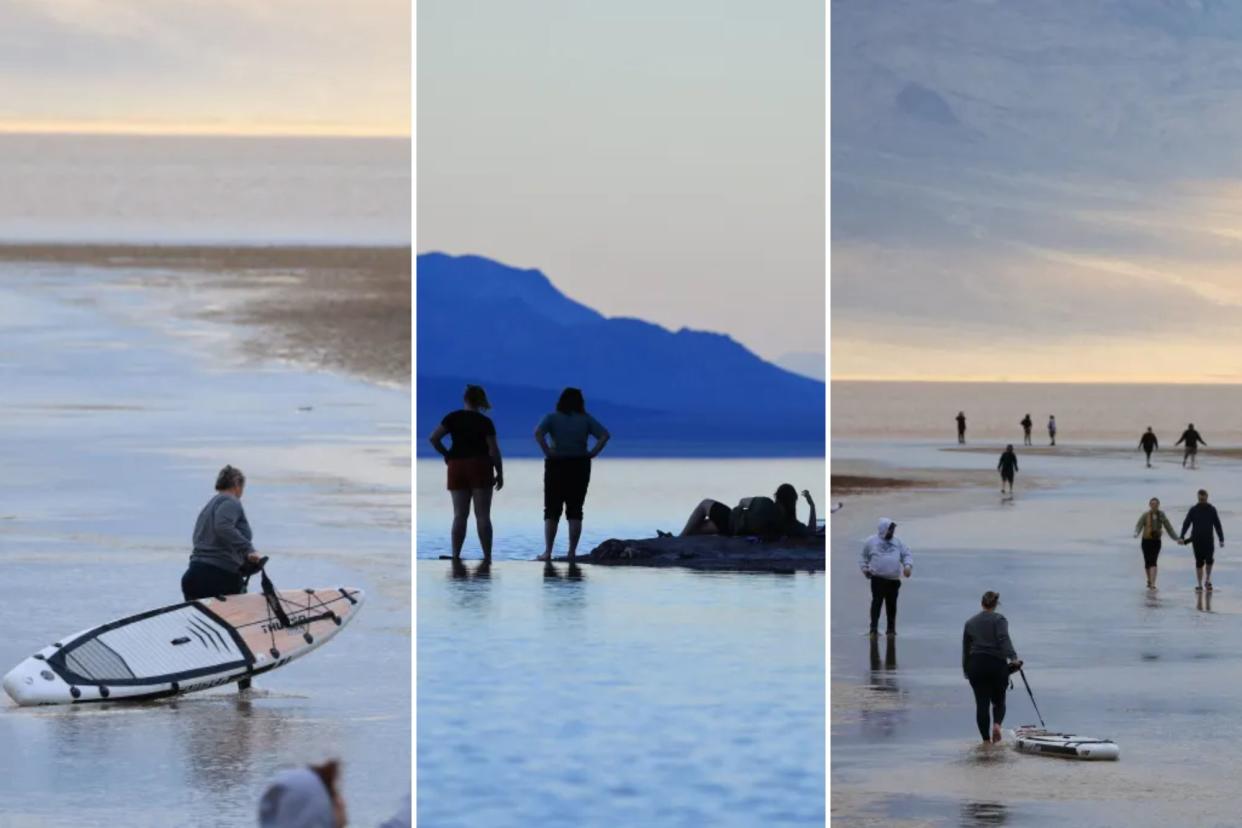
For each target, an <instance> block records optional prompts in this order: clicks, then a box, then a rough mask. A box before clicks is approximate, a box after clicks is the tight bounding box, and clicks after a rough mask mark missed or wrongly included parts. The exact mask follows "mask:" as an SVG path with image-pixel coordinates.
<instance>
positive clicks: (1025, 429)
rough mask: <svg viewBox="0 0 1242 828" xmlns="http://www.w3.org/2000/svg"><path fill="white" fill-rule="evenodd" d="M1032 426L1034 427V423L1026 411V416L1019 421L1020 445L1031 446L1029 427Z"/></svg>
mask: <svg viewBox="0 0 1242 828" xmlns="http://www.w3.org/2000/svg"><path fill="white" fill-rule="evenodd" d="M1033 425H1035V423H1034V422H1033V421H1032V420H1031V414H1030V412H1029V411H1028V412H1027V415H1026V416H1025V417H1023V418H1022V420H1021V426H1022V445H1024V446H1029V445H1030V444H1031V426H1033Z"/></svg>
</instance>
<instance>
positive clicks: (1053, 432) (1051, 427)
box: [1048, 414, 1057, 446]
mask: <svg viewBox="0 0 1242 828" xmlns="http://www.w3.org/2000/svg"><path fill="white" fill-rule="evenodd" d="M1056 444H1057V418H1056V415H1054V414H1049V415H1048V445H1050V446H1055V445H1056Z"/></svg>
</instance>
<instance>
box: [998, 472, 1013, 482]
mask: <svg viewBox="0 0 1242 828" xmlns="http://www.w3.org/2000/svg"><path fill="white" fill-rule="evenodd" d="M1001 480H1004V481H1005V482H1006V483H1012V482H1013V472H1011V471H1003V472H1001Z"/></svg>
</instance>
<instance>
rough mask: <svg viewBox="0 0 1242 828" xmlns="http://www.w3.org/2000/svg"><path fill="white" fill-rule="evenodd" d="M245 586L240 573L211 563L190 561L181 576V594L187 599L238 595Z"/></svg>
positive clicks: (194, 599)
mask: <svg viewBox="0 0 1242 828" xmlns="http://www.w3.org/2000/svg"><path fill="white" fill-rule="evenodd" d="M245 588H246V584H245V581H244V580H243V579H242V576H241V575H239V574H238V573H236V572H229V571H227V570H224V569H221V568H220V567H218V566H212V565H211V564H205V563H191V564H190V566H189V568H188V569H187V570H186V571H185V574H184V575H182V576H181V595H182V597H184V598H185V600H187V601H197V600H199V599H200V598H214V597H216V596H217V595H240V594H241V593H242V592H244V591H245Z"/></svg>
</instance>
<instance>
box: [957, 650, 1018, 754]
mask: <svg viewBox="0 0 1242 828" xmlns="http://www.w3.org/2000/svg"><path fill="white" fill-rule="evenodd" d="M966 677H967V678H969V679H970V689H971V690H973V691H975V724H976V725H978V726H979V735H980V736H981V737H983V741H985V742H990V741H992V723H993V722H995V723H996V724H1000V723H1001V722H1003V721H1005V691H1006V690H1008V689H1009V664H1008V663H1007V662H1005V660H1004V659H1000V658H996V657H995V656H990V655H983V654H982V653H975V654H973V655H971V656H970V658H969V659H967V661H966ZM989 708H991V710H990V713H991V715H990V716H989Z"/></svg>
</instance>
